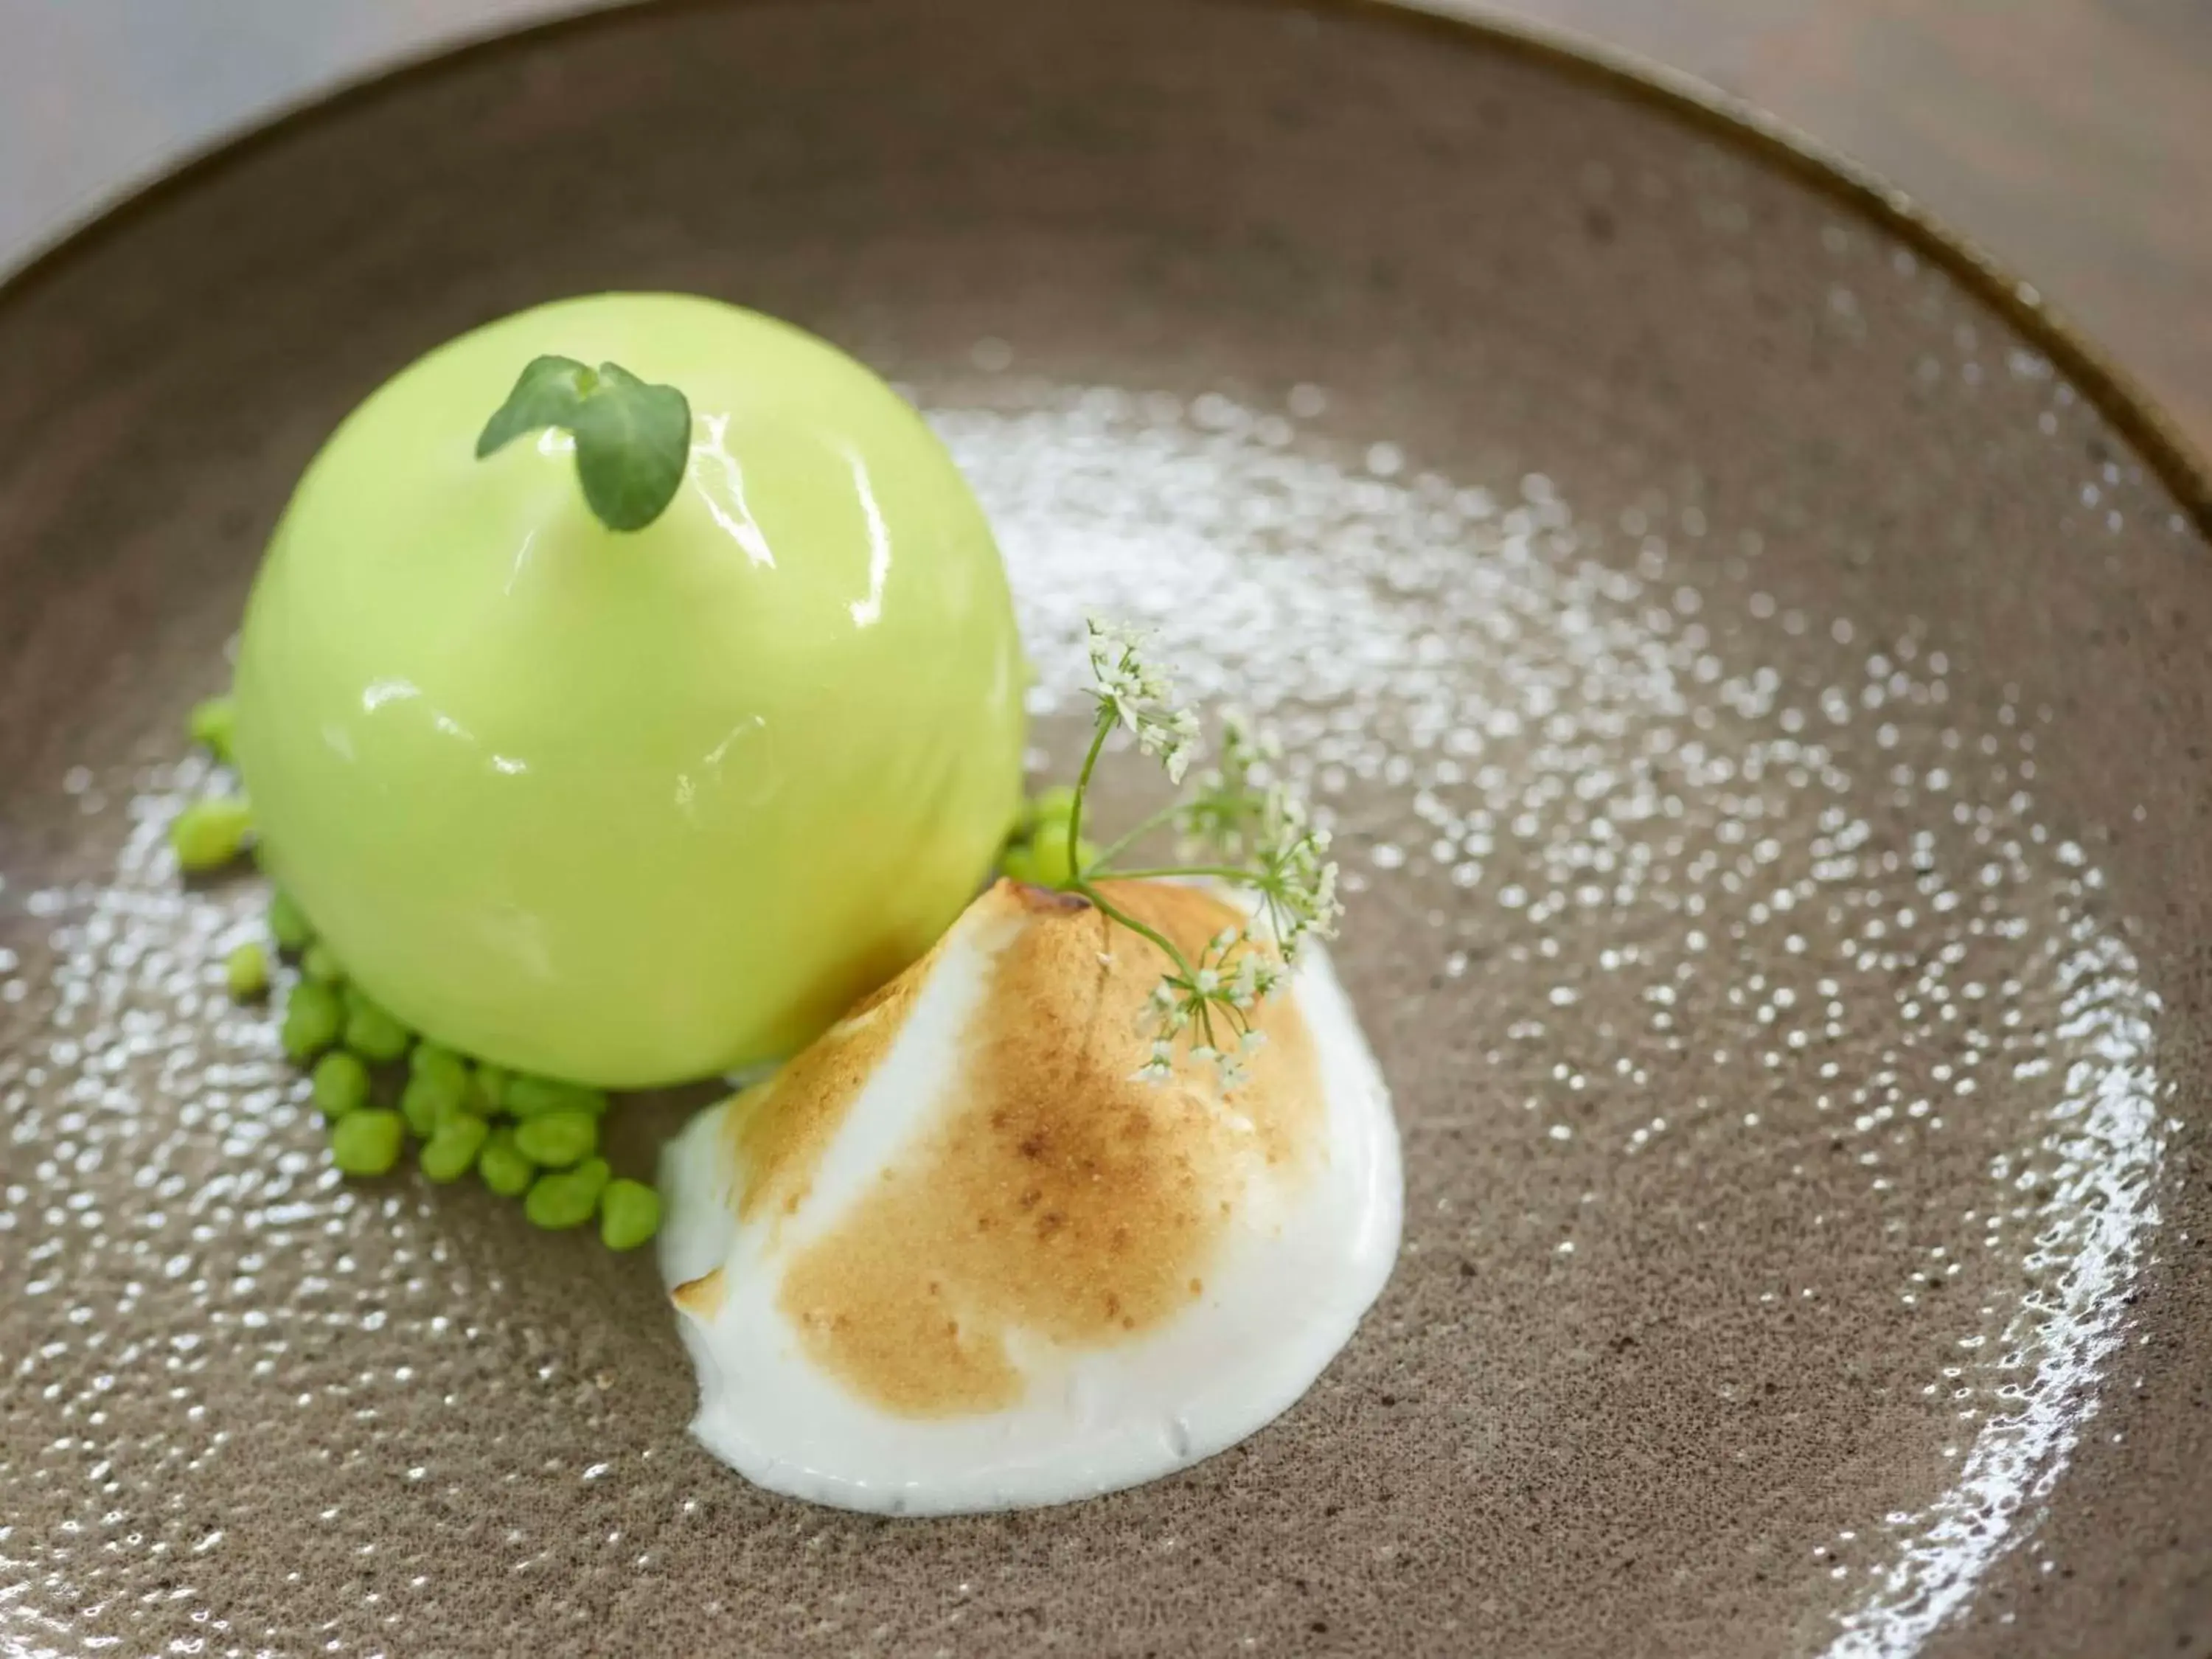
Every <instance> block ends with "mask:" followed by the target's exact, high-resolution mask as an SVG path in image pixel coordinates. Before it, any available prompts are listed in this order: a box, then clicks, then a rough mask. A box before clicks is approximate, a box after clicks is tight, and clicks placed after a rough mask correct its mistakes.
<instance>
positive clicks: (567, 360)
mask: <svg viewBox="0 0 2212 1659" xmlns="http://www.w3.org/2000/svg"><path fill="white" fill-rule="evenodd" d="M549 426H556V427H559V428H562V430H563V431H566V432H568V433H572V434H573V435H574V437H575V440H576V477H577V480H578V481H579V482H580V483H581V484H582V485H583V487H584V500H585V501H586V504H587V505H588V506H589V507H591V509H592V512H593V513H596V514H597V515H598V517H599V522H600V523H602V524H604V525H605V526H606V527H607V528H608V529H610V530H642V529H644V528H645V527H646V526H647V525H649V524H651V523H652V522H653V520H655V519H657V518H659V516H660V515H661V514H662V513H665V511H667V509H668V504H669V502H671V501H674V500H675V499H676V491H677V489H678V486H679V485H680V484H682V483H683V482H684V466H685V465H686V464H687V463H688V462H689V461H690V458H691V405H690V403H689V402H688V401H687V400H686V399H685V398H684V394H683V393H682V392H678V390H677V389H676V388H675V387H674V386H653V385H651V384H649V383H647V381H644V380H639V379H638V378H637V376H636V375H635V374H631V373H630V372H629V370H628V369H626V368H623V367H622V366H621V365H620V364H619V363H601V364H600V365H599V367H598V368H589V367H587V366H586V365H585V364H583V363H580V362H577V361H576V360H575V359H574V358H573V357H538V358H534V359H532V362H531V363H530V365H529V366H528V367H527V368H525V369H524V370H523V371H522V374H521V376H520V379H518V380H516V381H515V383H514V390H513V391H512V392H508V393H507V401H506V402H505V403H503V404H501V405H500V406H499V408H498V410H496V411H495V413H494V414H493V416H492V417H491V419H490V420H489V421H487V422H485V423H484V429H483V433H482V434H481V435H479V436H478V437H477V459H478V460H482V459H484V458H485V457H486V456H487V455H490V454H492V453H495V451H497V450H500V449H502V448H504V447H506V446H507V444H509V443H512V442H513V441H514V440H515V439H517V438H520V437H521V436H522V435H524V434H526V433H530V432H537V431H539V430H541V429H543V428H546V427H549Z"/></svg>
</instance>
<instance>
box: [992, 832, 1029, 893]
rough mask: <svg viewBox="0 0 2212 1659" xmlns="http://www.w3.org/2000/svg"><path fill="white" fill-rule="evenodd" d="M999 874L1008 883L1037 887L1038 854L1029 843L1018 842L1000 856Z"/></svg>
mask: <svg viewBox="0 0 2212 1659" xmlns="http://www.w3.org/2000/svg"><path fill="white" fill-rule="evenodd" d="M999 873H1000V875H1002V876H1004V877H1005V878H1006V879H1007V880H1008V881H1021V882H1027V883H1028V884H1030V885H1031V886H1033V887H1034V886H1036V885H1037V873H1036V851H1035V850H1034V849H1033V848H1031V847H1030V844H1029V843H1028V842H1021V841H1018V842H1013V843H1012V845H1010V846H1009V847H1008V848H1006V851H1005V852H1003V853H1001V854H999Z"/></svg>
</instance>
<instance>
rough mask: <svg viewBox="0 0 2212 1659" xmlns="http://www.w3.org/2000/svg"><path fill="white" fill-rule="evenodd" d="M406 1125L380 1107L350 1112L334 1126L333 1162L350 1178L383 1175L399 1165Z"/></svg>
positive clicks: (404, 1121)
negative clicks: (393, 1166) (395, 1165)
mask: <svg viewBox="0 0 2212 1659" xmlns="http://www.w3.org/2000/svg"><path fill="white" fill-rule="evenodd" d="M406 1141H407V1122H406V1120H405V1119H404V1118H402V1117H401V1116H400V1115H399V1114H398V1113H397V1112H389V1111H386V1110H384V1109H382V1108H381V1107H374V1108H370V1109H366V1110H362V1111H358V1112H348V1113H347V1114H346V1115H344V1116H343V1117H341V1118H338V1119H337V1120H336V1121H333V1122H332V1123H331V1163H333V1164H337V1166H338V1168H339V1169H341V1170H343V1171H344V1172H345V1173H346V1174H348V1175H349V1176H380V1175H383V1174H386V1172H388V1171H389V1170H391V1168H392V1165H393V1164H397V1163H398V1162H399V1150H400V1148H401V1147H402V1146H404V1145H405V1144H406Z"/></svg>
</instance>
